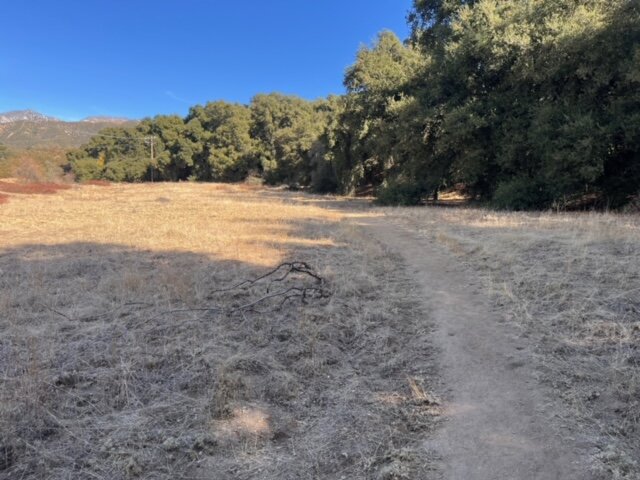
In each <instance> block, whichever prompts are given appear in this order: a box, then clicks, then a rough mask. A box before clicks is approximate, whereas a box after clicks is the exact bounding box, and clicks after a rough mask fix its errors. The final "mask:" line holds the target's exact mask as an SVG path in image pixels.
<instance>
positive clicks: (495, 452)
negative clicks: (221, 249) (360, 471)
mask: <svg viewBox="0 0 640 480" xmlns="http://www.w3.org/2000/svg"><path fill="white" fill-rule="evenodd" d="M363 226H364V227H365V228H367V229H369V230H370V231H371V233H372V234H373V235H374V236H375V237H376V238H377V239H379V240H380V241H381V242H383V243H384V244H386V245H388V247H389V248H391V249H392V250H397V251H398V252H400V253H401V254H402V255H403V256H404V258H405V260H406V263H407V265H409V268H410V270H412V273H413V274H414V276H415V279H416V282H418V284H419V285H420V286H421V288H423V289H424V292H425V294H424V298H425V302H426V308H427V309H428V311H429V312H430V313H431V315H432V320H433V322H434V323H435V326H436V333H435V335H436V337H435V338H434V342H433V343H434V345H436V346H438V347H439V348H441V372H442V375H443V382H444V385H446V388H447V389H448V392H447V394H448V395H447V396H448V400H449V403H448V406H447V408H446V414H445V415H446V421H445V422H444V424H443V426H442V428H441V429H440V430H439V431H438V432H437V433H436V434H435V436H434V437H433V438H430V439H429V440H427V442H428V444H427V445H425V446H426V447H427V448H429V449H431V450H433V451H435V452H436V453H437V454H438V455H439V456H441V457H442V460H443V462H442V463H443V465H442V469H443V472H444V477H445V478H446V479H453V480H489V479H491V480H497V479H507V480H520V479H522V480H534V479H540V480H553V479H563V480H567V479H580V480H585V479H589V478H592V477H591V476H590V474H589V473H588V470H589V469H588V457H587V455H586V454H585V453H584V452H583V451H582V450H583V448H580V447H578V446H576V441H575V439H574V437H573V435H572V434H573V433H574V432H572V430H573V429H568V430H566V429H565V430H561V429H560V428H559V427H558V425H559V423H560V422H559V421H558V420H557V418H554V417H555V416H556V415H557V413H558V412H559V411H561V410H558V406H557V405H554V400H553V399H552V398H551V397H550V395H547V394H546V393H545V389H544V388H543V387H541V386H540V385H539V384H538V383H537V382H536V380H535V377H534V370H533V367H531V362H529V361H528V357H529V355H530V354H529V353H528V352H529V346H528V345H527V344H526V339H523V338H520V336H519V335H517V332H515V331H514V330H512V328H511V327H510V326H509V325H507V324H505V323H501V321H500V316H499V314H497V313H495V312H493V311H492V309H491V307H490V305H489V302H488V300H487V299H486V297H484V296H483V295H482V294H481V293H479V292H477V291H475V290H477V289H476V287H474V285H473V283H472V282H471V281H470V279H469V277H468V275H465V272H464V270H463V268H462V267H461V266H459V265H456V263H457V262H456V260H455V259H453V257H451V256H449V254H447V253H446V252H444V251H443V250H440V249H439V248H438V247H437V246H434V245H431V244H430V243H429V242H428V240H427V239H426V238H422V237H420V236H419V234H417V233H413V232H410V231H409V230H407V229H406V228H404V227H401V226H400V225H397V224H392V223H390V220H389V219H387V218H378V219H370V220H367V221H366V222H365V223H363ZM565 427H566V426H565Z"/></svg>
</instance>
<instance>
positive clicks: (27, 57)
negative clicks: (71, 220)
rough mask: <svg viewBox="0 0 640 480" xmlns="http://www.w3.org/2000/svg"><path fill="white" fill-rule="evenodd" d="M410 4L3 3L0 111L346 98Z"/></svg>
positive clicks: (104, 110)
mask: <svg viewBox="0 0 640 480" xmlns="http://www.w3.org/2000/svg"><path fill="white" fill-rule="evenodd" d="M411 3H412V2H411V0H246V1H239V0H236V1H232V0H182V1H179V0H155V1H148V0H57V1H53V0H15V1H11V0H5V1H3V2H2V8H1V9H0V12H1V14H2V27H0V112H2V111H6V110H18V109H26V108H32V109H35V110H38V111H41V112H43V113H46V114H49V115H55V116H59V117H61V118H65V119H69V120H72V119H79V118H82V117H86V116H91V115H115V116H127V117H131V118H140V117H144V116H150V115H155V114H157V113H179V114H184V113H186V111H187V109H188V107H189V105H193V104H195V103H203V102H206V101H208V100H216V99H225V100H229V101H236V102H248V101H249V99H250V98H251V96H252V95H254V94H255V93H260V92H272V91H277V92H283V93H291V94H297V95H300V96H302V97H305V98H310V99H311V98H317V97H321V96H325V95H327V94H329V93H341V92H343V87H342V76H343V72H344V69H345V68H346V67H347V66H348V65H349V64H351V63H352V62H353V60H354V57H355V53H356V51H357V49H358V47H359V45H361V44H362V43H371V41H372V40H374V38H375V36H376V34H377V32H379V31H380V30H383V29H390V30H393V31H395V32H396V33H397V34H398V35H399V36H400V37H401V38H405V37H406V36H407V33H408V28H407V25H406V21H405V17H406V14H407V12H408V10H409V8H410V7H411Z"/></svg>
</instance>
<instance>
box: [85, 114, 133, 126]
mask: <svg viewBox="0 0 640 480" xmlns="http://www.w3.org/2000/svg"><path fill="white" fill-rule="evenodd" d="M80 121H81V122H85V123H115V124H118V125H122V124H123V123H128V122H131V119H129V118H124V117H107V116H96V117H87V118H83V119H82V120H80Z"/></svg>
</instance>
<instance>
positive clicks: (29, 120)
mask: <svg viewBox="0 0 640 480" xmlns="http://www.w3.org/2000/svg"><path fill="white" fill-rule="evenodd" d="M127 124H130V125H131V126H133V125H135V124H136V121H134V120H129V119H126V118H117V117H88V118H85V119H83V120H81V121H79V122H65V121H63V120H60V119H58V118H55V117H49V116H47V115H43V114H42V113H39V112H35V111H33V110H19V111H13V112H5V113H0V143H2V144H5V145H8V146H10V147H16V148H29V147H63V148H70V147H79V146H80V145H82V144H84V143H87V141H88V140H89V139H90V138H91V137H92V136H94V135H95V134H96V133H98V132H99V131H100V130H102V129H103V128H107V127H113V126H115V125H118V126H126V125H127Z"/></svg>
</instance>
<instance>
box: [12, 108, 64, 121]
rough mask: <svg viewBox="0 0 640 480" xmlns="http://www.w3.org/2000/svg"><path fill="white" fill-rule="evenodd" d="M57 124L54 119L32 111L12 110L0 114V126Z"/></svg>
mask: <svg viewBox="0 0 640 480" xmlns="http://www.w3.org/2000/svg"><path fill="white" fill-rule="evenodd" d="M25 121H26V122H59V121H61V120H58V119H57V118H55V117H49V116H47V115H44V114H42V113H40V112H36V111H34V110H14V111H12V112H4V113H0V124H5V123H14V122H25Z"/></svg>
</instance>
